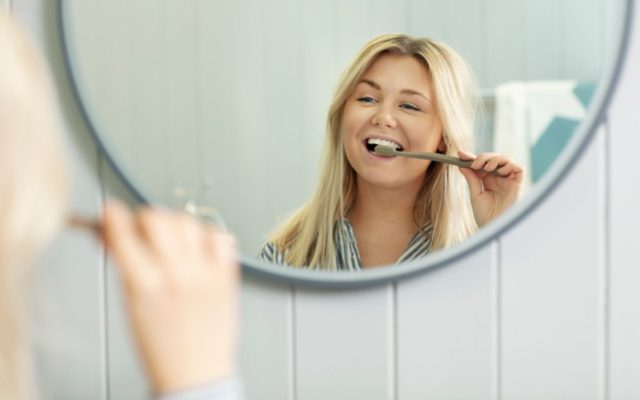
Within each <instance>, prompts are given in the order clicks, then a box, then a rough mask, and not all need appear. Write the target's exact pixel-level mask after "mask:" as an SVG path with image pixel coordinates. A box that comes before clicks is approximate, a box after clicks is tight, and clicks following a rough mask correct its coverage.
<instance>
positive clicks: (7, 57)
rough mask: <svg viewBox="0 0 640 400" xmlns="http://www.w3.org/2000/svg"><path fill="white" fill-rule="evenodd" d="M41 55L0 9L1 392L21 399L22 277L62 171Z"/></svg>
mask: <svg viewBox="0 0 640 400" xmlns="http://www.w3.org/2000/svg"><path fill="white" fill-rule="evenodd" d="M53 99H54V98H53V91H52V87H51V84H50V79H49V76H48V75H47V72H46V69H45V67H44V63H43V61H42V60H41V59H40V58H39V56H38V54H37V53H36V52H35V51H34V49H33V48H32V46H31V45H30V43H29V42H28V41H27V39H26V38H25V36H24V35H23V33H22V32H21V31H20V29H19V28H17V27H16V26H15V24H14V23H13V22H12V21H11V20H10V18H9V17H8V16H7V15H6V14H4V13H3V12H2V11H1V10H0V171H1V173H2V175H1V176H0V398H2V399H25V398H28V397H30V396H31V395H32V392H31V390H30V386H31V385H30V382H29V372H30V371H29V363H28V360H29V355H28V351H27V347H28V345H27V343H26V334H27V332H26V331H25V319H24V315H25V313H26V309H25V307H24V304H25V300H26V299H24V298H23V297H24V296H23V294H24V293H25V291H26V290H25V289H26V286H25V284H26V283H27V281H28V278H29V272H30V271H31V270H32V268H29V266H30V265H32V264H33V263H34V262H35V258H36V256H37V255H38V254H39V252H40V251H41V250H42V249H43V247H44V246H45V245H46V243H47V242H48V241H49V240H50V239H51V237H52V235H53V234H54V233H55V232H56V230H57V229H58V228H59V226H60V225H61V222H62V220H63V216H64V213H65V211H66V203H67V199H66V193H67V190H66V189H67V176H66V168H65V166H64V163H63V161H62V151H61V148H60V142H59V133H58V127H59V126H60V124H59V121H58V119H57V113H56V111H57V109H56V107H55V102H54V100H53Z"/></svg>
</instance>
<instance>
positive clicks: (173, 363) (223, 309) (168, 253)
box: [103, 202, 238, 393]
mask: <svg viewBox="0 0 640 400" xmlns="http://www.w3.org/2000/svg"><path fill="white" fill-rule="evenodd" d="M103 229H104V232H103V233H104V240H105V243H106V246H107V248H108V250H109V251H110V252H111V254H112V255H113V257H114V259H115V261H116V264H117V267H118V270H119V272H120V277H121V279H122V283H123V289H124V293H125V296H126V305H127V311H128V314H129V320H130V323H131V327H132V329H133V333H134V338H135V340H136V342H137V345H138V349H139V351H140V354H141V357H142V361H143V364H144V366H145V368H146V370H147V373H148V375H149V378H150V380H151V383H152V386H153V389H154V390H155V391H156V392H158V393H162V392H168V391H173V390H178V389H184V388H189V387H193V386H197V385H201V384H207V383H209V382H211V381H215V380H218V379H221V378H224V377H226V376H229V375H231V374H233V373H234V369H235V351H236V348H235V336H236V291H237V290H236V289H237V280H238V263H237V260H236V251H235V245H234V241H233V239H232V238H231V237H230V236H228V235H226V234H223V233H221V232H219V231H218V230H216V229H215V228H213V227H211V226H205V225H203V224H202V223H200V222H199V221H197V220H196V219H194V218H193V217H191V216H189V215H187V214H185V213H174V212H169V211H161V210H156V209H152V208H145V209H143V210H142V211H140V212H138V213H136V214H135V215H134V214H132V213H131V212H130V211H129V210H128V209H127V207H125V206H123V205H122V204H120V203H118V202H110V203H109V204H107V206H106V207H105V213H104V225H103Z"/></svg>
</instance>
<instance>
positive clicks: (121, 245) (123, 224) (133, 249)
mask: <svg viewBox="0 0 640 400" xmlns="http://www.w3.org/2000/svg"><path fill="white" fill-rule="evenodd" d="M103 240H104V242H105V246H106V247H107V249H108V250H109V251H110V252H111V254H112V255H113V257H114V259H115V263H116V266H117V268H118V270H119V271H120V274H121V275H122V278H123V280H124V281H125V284H127V285H130V284H131V283H133V282H136V281H137V282H141V281H145V280H149V279H151V277H150V274H149V272H150V271H148V270H147V268H148V265H149V263H150V261H149V259H150V255H149V254H148V252H147V250H146V246H145V245H144V243H143V242H142V241H141V240H140V233H139V231H138V226H137V222H136V220H135V218H134V217H133V215H132V214H131V212H129V210H128V209H127V207H126V206H125V205H123V204H122V203H120V202H118V201H115V200H112V201H109V202H108V203H107V204H106V205H105V210H104V216H103Z"/></svg>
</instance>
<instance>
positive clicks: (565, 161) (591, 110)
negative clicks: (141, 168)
mask: <svg viewBox="0 0 640 400" xmlns="http://www.w3.org/2000/svg"><path fill="white" fill-rule="evenodd" d="M67 4H68V1H65V0H58V7H57V10H58V19H59V21H58V22H59V23H58V27H59V39H60V42H61V47H62V52H63V59H64V64H65V69H66V73H67V78H68V79H69V82H71V86H72V92H73V96H74V99H75V102H76V104H77V107H78V109H79V111H80V113H81V115H82V119H83V121H84V123H85V124H86V126H87V128H88V130H89V132H90V134H91V136H92V139H93V141H94V143H95V144H96V146H97V148H98V151H99V152H100V154H101V155H102V156H103V157H104V158H105V159H106V160H107V162H108V164H109V166H110V167H111V168H112V170H113V171H114V173H115V175H116V176H117V177H118V179H119V180H120V181H121V182H122V184H123V185H124V186H125V187H126V188H127V190H129V191H130V192H131V193H132V195H133V196H134V197H135V199H136V200H137V201H138V202H140V203H142V204H148V203H150V202H151V199H150V198H149V197H147V196H146V195H145V194H144V193H143V191H142V189H141V186H140V185H139V184H137V183H136V182H134V180H133V179H132V178H131V177H129V176H127V175H126V174H125V172H124V171H123V169H122V168H121V167H120V165H121V164H120V163H119V162H118V158H117V156H116V154H115V153H114V152H113V151H112V150H111V149H110V148H109V146H108V144H107V142H106V141H105V140H103V138H102V137H101V135H100V129H99V127H98V126H97V123H96V121H97V119H96V118H95V115H97V114H96V113H95V112H94V110H93V109H92V108H91V106H90V105H89V103H88V102H86V101H84V99H86V98H87V96H86V94H85V92H84V91H83V89H82V87H80V84H79V82H78V81H77V80H76V79H75V77H76V76H78V74H77V71H78V66H77V65H76V63H74V60H76V59H77V58H76V57H75V53H74V49H73V48H72V46H71V44H70V43H71V42H70V41H69V40H68V38H70V35H71V33H70V32H69V28H68V21H69V19H70V16H69V11H68V7H67ZM621 5H622V9H621V10H620V11H621V13H622V15H620V17H622V20H621V21H620V22H621V24H620V25H619V27H618V29H617V31H616V32H614V47H613V51H611V52H610V56H611V57H612V58H611V59H610V60H606V61H605V62H604V68H603V74H602V79H601V80H600V82H599V83H598V85H597V88H596V92H595V94H594V96H593V98H592V100H591V102H590V104H589V107H588V109H587V115H586V116H585V118H584V119H583V120H582V121H581V122H580V124H579V126H578V127H577V128H576V132H575V133H574V135H573V136H572V138H571V139H570V140H569V142H568V143H567V145H566V147H565V149H564V150H563V151H562V153H561V154H560V156H559V157H558V158H557V159H556V161H555V162H554V163H553V164H552V165H551V167H550V168H549V170H548V171H547V172H546V173H545V174H544V176H543V177H542V179H540V181H539V182H538V183H536V185H535V186H534V187H533V188H532V189H531V190H530V191H529V192H528V193H527V194H525V195H524V197H523V199H522V200H521V201H520V202H518V203H517V204H516V205H514V206H513V207H511V208H510V209H509V210H507V211H506V212H505V213H503V215H501V216H499V217H498V218H497V219H496V220H495V221H492V222H491V223H490V224H489V225H488V226H487V227H485V228H483V229H481V230H479V231H478V232H477V233H475V234H474V235H472V236H470V237H469V238H468V239H467V240H465V241H464V242H462V243H459V244H457V245H454V246H452V247H450V248H447V249H444V250H441V251H438V252H435V253H434V254H433V255H429V256H428V257H425V258H423V259H416V260H412V261H409V262H406V263H402V264H399V265H396V266H393V267H392V266H385V267H380V268H373V269H370V270H362V271H353V272H346V271H317V270H307V269H302V268H300V269H298V268H294V267H283V266H280V265H275V264H271V263H267V262H265V261H261V260H258V259H257V258H252V257H247V256H245V255H242V254H241V255H240V262H241V264H242V268H243V271H244V272H248V273H249V274H251V275H254V276H258V277H260V278H267V279H269V280H271V279H273V280H277V281H278V282H281V283H285V284H293V285H302V286H311V287H321V288H356V287H365V286H372V285H380V284H387V283H392V282H395V281H398V280H401V279H407V278H410V277H413V276H416V275H418V274H421V273H425V272H427V271H432V270H434V269H436V268H441V267H444V266H446V265H447V264H449V263H450V262H453V261H456V260H458V259H460V258H463V257H465V256H467V255H469V254H471V253H472V252H474V251H475V250H477V249H479V248H480V247H482V246H484V245H486V244H487V243H489V242H490V241H492V240H495V239H497V238H499V237H500V235H502V234H504V233H505V232H506V231H507V230H508V229H510V228H511V227H512V226H514V225H516V224H517V223H518V222H520V221H521V220H523V219H524V218H525V217H527V216H528V215H529V213H531V212H532V211H533V210H534V209H536V207H537V206H539V205H540V204H541V203H542V202H543V200H545V199H546V198H547V196H548V195H549V194H550V193H551V192H552V191H553V190H554V189H555V188H556V187H557V186H558V185H559V184H560V183H561V182H562V181H563V180H564V178H565V177H566V176H567V175H568V174H569V172H570V171H571V170H572V168H573V166H574V165H575V163H576V162H577V161H578V159H579V157H580V155H581V153H582V152H583V150H584V149H585V148H586V146H587V145H588V144H589V143H590V142H591V140H592V138H593V137H594V136H595V131H596V129H597V128H598V126H599V125H600V124H601V123H602V121H603V117H604V114H605V111H606V110H607V108H608V106H609V103H610V101H611V98H612V95H613V93H614V91H615V88H616V86H617V84H618V81H619V78H620V74H621V70H622V67H623V64H624V61H625V56H626V52H627V48H628V42H629V33H630V31H631V29H632V25H633V20H632V16H633V9H634V7H635V0H621Z"/></svg>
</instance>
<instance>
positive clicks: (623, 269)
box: [606, 4, 640, 400]
mask: <svg viewBox="0 0 640 400" xmlns="http://www.w3.org/2000/svg"><path fill="white" fill-rule="evenodd" d="M634 14H635V15H634V30H633V33H632V38H631V43H630V46H629V50H628V53H627V54H628V56H627V62H626V65H625V67H624V71H623V75H622V80H621V82H620V84H619V85H618V89H617V91H616V93H615V97H614V99H613V102H612V104H611V107H610V111H609V113H608V127H609V133H610V135H609V143H608V154H609V165H608V170H607V175H608V177H609V179H610V180H609V186H608V187H607V188H606V190H607V198H608V201H609V203H608V207H607V211H608V216H609V227H608V228H609V229H608V232H607V233H608V238H607V244H608V247H609V254H608V260H609V263H610V265H611V270H610V288H609V291H610V325H609V341H610V344H609V349H610V352H609V369H608V371H609V375H610V376H609V385H610V387H609V394H610V397H609V399H611V400H623V399H637V398H640V380H638V376H639V374H640V340H639V338H640V311H638V310H639V308H638V304H640V294H639V293H640V290H638V288H640V268H639V266H640V263H639V262H638V255H637V253H638V238H640V224H639V223H638V222H639V221H640V209H639V208H638V204H640V179H639V177H640V174H639V173H638V168H637V167H636V160H637V158H638V157H637V155H636V152H637V149H638V148H640V135H639V132H638V128H639V127H640V113H638V107H637V105H638V104H640V73H639V71H640V7H638V4H636V6H635V10H634Z"/></svg>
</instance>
